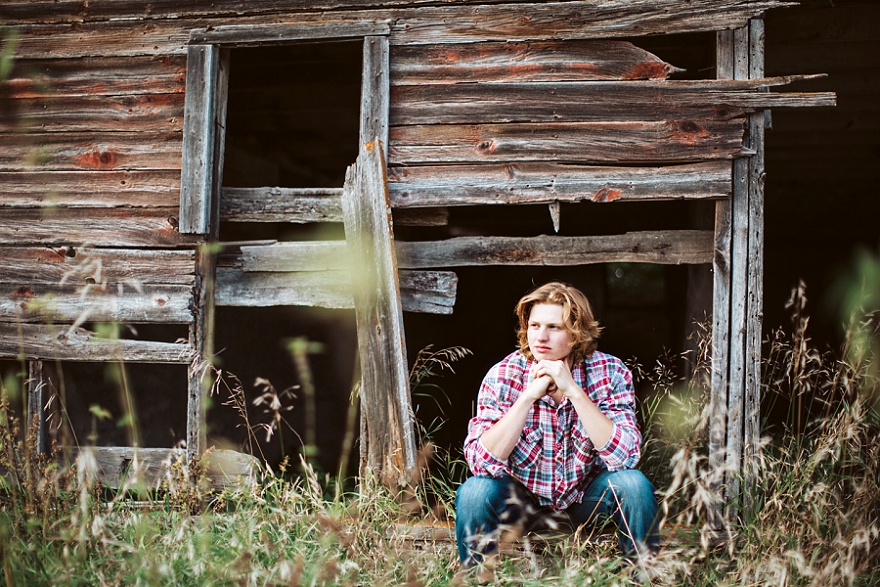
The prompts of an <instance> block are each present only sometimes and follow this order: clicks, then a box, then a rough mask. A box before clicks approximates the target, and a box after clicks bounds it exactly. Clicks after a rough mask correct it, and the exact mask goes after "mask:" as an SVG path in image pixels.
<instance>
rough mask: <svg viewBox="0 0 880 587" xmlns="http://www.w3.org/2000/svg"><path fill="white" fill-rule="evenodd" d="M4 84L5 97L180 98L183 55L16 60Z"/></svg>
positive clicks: (183, 80)
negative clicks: (144, 95) (134, 96)
mask: <svg viewBox="0 0 880 587" xmlns="http://www.w3.org/2000/svg"><path fill="white" fill-rule="evenodd" d="M13 65H14V66H13V69H12V73H11V74H10V77H9V78H7V80H6V81H5V82H4V88H5V92H6V94H7V95H8V96H14V97H19V98H40V97H44V96H47V95H57V96H125V95H132V94H147V93H149V94H180V93H183V91H184V87H185V79H186V57H185V56H184V55H167V56H166V55H159V56H144V57H112V56H108V57H100V58H97V57H84V58H79V59H20V58H19V59H16V61H15V62H14V64H13Z"/></svg>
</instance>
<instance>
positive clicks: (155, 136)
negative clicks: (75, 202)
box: [0, 132, 183, 206]
mask: <svg viewBox="0 0 880 587" xmlns="http://www.w3.org/2000/svg"><path fill="white" fill-rule="evenodd" d="M182 139H183V137H182V135H181V133H179V132H171V133H167V132H143V133H131V132H109V133H101V134H100V135H95V134H94V133H86V132H76V133H55V132H44V133H23V134H8V135H5V136H4V137H3V150H2V151H0V171H29V172H32V173H33V172H39V171H53V172H54V171H80V170H83V171H107V170H158V169H161V170H178V173H176V174H175V175H176V176H178V179H179V175H180V174H179V170H180V150H181V145H182ZM44 177H47V178H49V177H52V176H51V175H49V174H44ZM93 177H94V176H93ZM83 179H86V180H88V179H90V178H81V179H80V180H79V182H77V185H79V186H82V184H83V183H84V182H83V181H82V180H83ZM95 179H98V178H97V177H96V178H95ZM4 183H5V182H3V181H2V180H0V189H2V187H3V184H4ZM88 185H89V187H90V188H91V186H92V183H91V182H89V183H88ZM40 187H41V188H42V189H43V190H45V189H46V186H45V185H41V186H40ZM117 188H118V189H124V188H126V184H117ZM80 191H82V190H81V189H80ZM175 195H176V194H175ZM151 205H153V206H155V205H157V204H156V203H154V202H151Z"/></svg>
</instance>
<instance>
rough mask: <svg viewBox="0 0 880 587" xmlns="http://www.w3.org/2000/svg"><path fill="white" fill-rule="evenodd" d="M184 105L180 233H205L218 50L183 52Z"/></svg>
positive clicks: (211, 177)
mask: <svg viewBox="0 0 880 587" xmlns="http://www.w3.org/2000/svg"><path fill="white" fill-rule="evenodd" d="M187 64H188V65H187V67H188V69H189V75H187V79H186V95H187V100H186V107H185V112H184V117H183V128H184V130H183V160H182V162H181V177H180V232H182V233H184V234H207V233H208V229H209V224H210V222H211V209H212V203H213V201H214V200H213V194H212V193H211V192H212V189H213V186H214V172H215V169H216V166H215V161H214V151H215V147H216V145H215V140H216V137H217V134H216V130H217V123H218V122H220V121H217V120H215V117H216V108H217V101H216V93H217V91H218V89H219V88H218V84H219V83H220V67H221V66H220V49H218V48H217V47H214V46H211V45H198V46H191V47H189V49H188V53H187Z"/></svg>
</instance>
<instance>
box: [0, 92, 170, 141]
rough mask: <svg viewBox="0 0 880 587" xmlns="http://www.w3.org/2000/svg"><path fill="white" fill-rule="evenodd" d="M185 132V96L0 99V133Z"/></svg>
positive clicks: (144, 95)
mask: <svg viewBox="0 0 880 587" xmlns="http://www.w3.org/2000/svg"><path fill="white" fill-rule="evenodd" d="M182 129H183V94H139V95H132V96H71V97H67V96H48V97H43V98H22V99H10V98H3V99H0V133H14V132H22V131H26V132H76V131H84V132H112V131H127V132H143V131H156V132H175V131H178V132H179V131H181V130H182Z"/></svg>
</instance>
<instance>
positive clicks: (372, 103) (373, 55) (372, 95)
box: [360, 35, 391, 146]
mask: <svg viewBox="0 0 880 587" xmlns="http://www.w3.org/2000/svg"><path fill="white" fill-rule="evenodd" d="M389 54H390V51H389V47H388V37H387V36H384V35H374V36H369V37H365V38H364V63H363V74H362V77H361V127H360V141H361V144H362V145H363V144H364V143H368V142H370V141H372V140H374V139H376V138H378V139H379V141H380V142H381V143H382V145H385V146H387V145H388V110H389V108H390V105H391V79H390V77H389V76H390V57H389Z"/></svg>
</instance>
